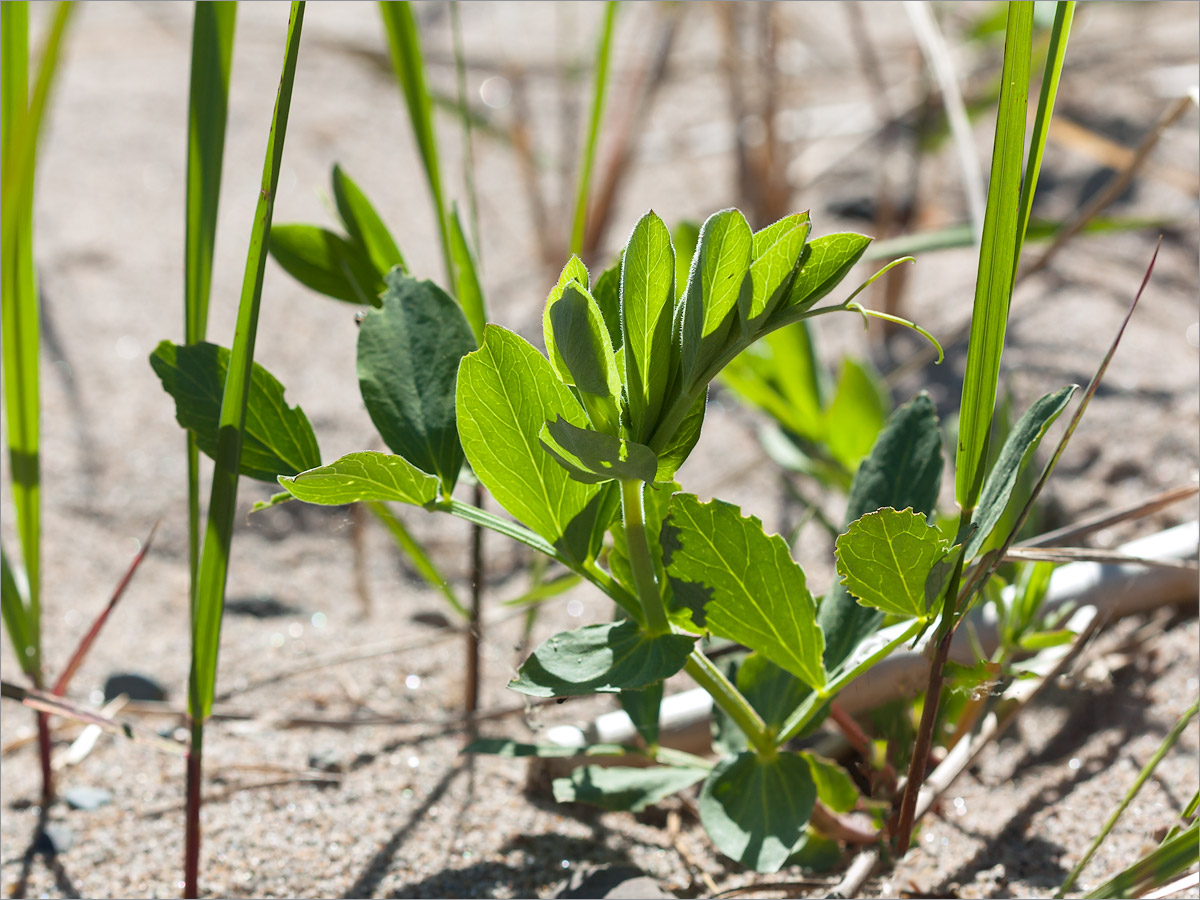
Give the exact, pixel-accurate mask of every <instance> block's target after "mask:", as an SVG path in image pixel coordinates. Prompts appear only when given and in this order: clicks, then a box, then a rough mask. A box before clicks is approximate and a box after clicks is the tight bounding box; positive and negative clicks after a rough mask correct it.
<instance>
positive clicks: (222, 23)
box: [150, 2, 320, 897]
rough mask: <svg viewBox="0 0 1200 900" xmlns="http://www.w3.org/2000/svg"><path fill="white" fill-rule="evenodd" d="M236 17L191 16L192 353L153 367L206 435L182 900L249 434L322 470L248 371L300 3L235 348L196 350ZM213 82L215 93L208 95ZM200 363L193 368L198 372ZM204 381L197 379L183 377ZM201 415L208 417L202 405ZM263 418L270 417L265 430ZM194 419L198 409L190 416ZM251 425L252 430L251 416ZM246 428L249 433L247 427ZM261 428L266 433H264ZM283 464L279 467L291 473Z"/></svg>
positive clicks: (193, 525)
mask: <svg viewBox="0 0 1200 900" xmlns="http://www.w3.org/2000/svg"><path fill="white" fill-rule="evenodd" d="M234 11H235V7H233V6H215V5H214V6H210V7H208V8H204V9H202V8H201V7H199V6H198V7H197V10H196V22H195V29H194V35H193V40H194V43H193V56H192V64H193V66H192V71H193V81H192V95H191V107H190V115H189V155H188V192H187V207H186V208H187V224H188V228H187V238H186V254H185V256H186V268H185V284H186V289H185V323H186V328H185V335H186V340H187V344H185V345H176V344H173V343H171V342H170V341H163V342H162V343H161V344H159V346H158V347H157V348H156V349H155V351H154V353H153V354H152V355H151V358H150V363H151V365H152V366H153V368H154V370H155V372H156V373H157V374H158V376H159V378H160V379H162V381H163V383H164V385H165V386H168V389H170V388H171V387H173V388H174V389H176V390H177V391H180V392H182V393H184V394H190V396H193V397H199V398H201V401H200V403H198V404H196V405H195V406H203V412H202V413H201V415H202V416H204V417H205V418H203V423H202V427H199V428H191V429H188V430H189V434H190V436H191V437H192V438H194V445H193V442H192V441H191V440H189V444H188V487H189V513H190V522H189V525H190V529H191V540H190V549H191V552H192V556H191V566H190V567H191V575H192V578H191V639H192V662H191V672H190V676H189V678H188V718H189V720H190V733H191V743H190V745H189V747H188V755H187V800H186V825H185V848H184V896H187V897H196V896H199V894H198V891H199V867H200V836H201V835H200V807H201V804H202V801H203V798H202V793H201V786H202V782H203V747H204V724H205V722H206V720H207V719H208V717H209V716H210V715H211V713H212V704H213V695H214V692H215V689H216V680H217V663H218V656H219V649H220V636H221V619H222V615H223V611H224V605H225V585H226V579H227V576H228V571H229V551H230V545H231V543H232V539H233V522H234V511H235V506H236V502H237V488H238V476H239V474H240V473H241V472H242V471H245V470H247V469H249V470H250V471H252V472H258V473H259V474H260V475H261V474H262V473H263V471H264V469H263V467H264V466H265V467H266V469H267V472H268V474H267V477H272V476H273V474H274V471H275V469H276V468H277V466H276V465H275V462H276V460H275V458H274V457H273V456H272V451H273V449H274V447H275V446H276V445H275V444H274V443H272V444H271V445H270V446H264V445H263V443H262V442H261V441H259V440H257V438H256V434H255V430H256V427H265V428H267V429H269V430H270V431H271V432H272V437H273V440H275V439H277V440H278V441H281V442H282V445H283V451H282V452H283V453H284V454H285V459H286V460H287V461H288V462H297V463H299V464H300V465H303V464H304V463H305V462H306V461H308V460H310V459H313V458H316V459H319V458H320V456H319V451H318V450H317V446H316V442H315V440H308V439H306V434H305V429H306V428H307V435H309V436H311V428H308V422H307V419H305V418H304V414H303V413H302V412H300V411H299V410H290V409H288V408H287V406H286V405H285V404H284V403H283V400H282V396H283V389H282V387H280V386H279V384H278V382H276V381H275V380H274V379H272V378H271V377H270V375H268V374H266V372H265V370H262V369H261V367H258V366H256V364H255V363H254V343H255V336H256V333H257V329H258V312H259V306H260V302H261V299H262V286H263V273H264V270H265V267H266V242H267V238H268V234H269V232H270V227H271V214H272V211H273V208H274V201H275V189H276V186H277V184H278V181H279V168H280V161H281V160H282V157H283V145H284V138H285V135H286V133H287V121H288V112H289V110H290V108H291V99H292V85H293V83H294V81H295V75H296V63H297V60H298V55H299V50H300V35H301V32H302V29H303V24H304V3H303V2H294V3H292V7H291V13H290V16H289V19H288V33H287V46H286V51H285V54H284V61H283V71H282V75H281V78H280V84H279V90H278V94H277V96H276V102H275V111H274V114H273V116H272V119H271V131H270V136H269V138H268V140H267V151H266V159H265V161H264V163H263V174H262V186H261V190H260V193H259V198H258V205H257V208H256V210H255V216H254V224H253V227H252V230H251V237H250V245H249V248H248V250H247V254H246V271H245V277H244V280H243V284H242V294H241V298H240V301H239V303H238V314H237V327H236V330H235V332H234V339H233V347H232V349H230V350H226V349H224V348H222V347H217V346H216V345H213V344H208V343H204V342H203V340H202V339H203V336H204V330H205V324H206V319H207V307H208V286H209V283H210V279H211V267H212V246H213V234H214V231H215V227H216V206H217V199H218V196H219V192H220V171H221V156H222V152H223V144H224V129H225V116H226V108H227V102H228V99H227V98H228V78H229V66H230V55H231V52H232V42H233V26H234ZM209 81H215V82H216V86H215V87H214V88H213V90H212V92H211V93H210V92H209V91H208V90H207V89H206V85H207V83H208V82H209ZM197 361H200V362H197ZM201 369H202V370H203V372H202V376H201V377H200V378H198V379H196V380H191V379H190V376H191V375H192V374H193V373H195V372H197V371H199V370H201ZM205 404H207V405H205ZM264 407H269V409H270V412H269V414H267V417H266V419H265V420H264V419H263V418H261V414H262V410H263V408H264ZM193 408H195V407H193ZM250 408H253V409H254V415H253V416H251V417H250V418H249V419H248V416H247V410H248V409H250ZM179 415H180V422H181V424H183V425H184V427H185V428H187V421H188V420H187V418H186V417H187V412H186V411H185V410H184V409H183V408H182V407H181V408H180V410H179ZM248 421H250V422H251V423H252V424H251V425H250V426H249V427H248V426H247V422H248ZM264 423H265V424H264ZM193 447H195V448H198V449H200V450H203V451H204V452H205V453H207V454H208V455H210V456H212V457H213V459H214V462H215V465H214V469H213V478H212V489H211V494H210V498H209V504H208V517H207V522H206V525H205V529H204V533H203V539H202V540H201V539H200V537H199V535H198V530H197V526H198V499H197V496H196V495H197V493H198V490H199V487H198V476H197V468H196V459H195V450H194V449H193ZM288 462H284V464H283V465H284V467H286V466H287V465H288Z"/></svg>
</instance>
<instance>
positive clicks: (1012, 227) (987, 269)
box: [954, 3, 1033, 514]
mask: <svg viewBox="0 0 1200 900" xmlns="http://www.w3.org/2000/svg"><path fill="white" fill-rule="evenodd" d="M1032 36H1033V4H1032V3H1010V4H1009V6H1008V30H1007V33H1006V36H1005V46H1004V71H1003V81H1002V86H1001V89H1000V109H999V111H998V113H997V116H996V138H995V143H994V145H993V148H992V172H991V180H990V182H989V184H988V200H987V211H986V213H985V215H984V220H983V239H982V241H981V243H980V248H979V273H978V276H977V279H976V282H975V303H974V308H973V311H972V314H971V338H970V343H969V344H968V347H967V369H966V374H965V376H964V379H963V392H962V404H961V406H960V416H961V418H960V419H959V435H958V453H957V458H956V461H955V486H954V496H955V500H956V501H957V502H958V505H959V506H960V507H961V508H962V509H963V511H964V514H966V513H967V512H969V511H971V510H973V509H974V508H975V504H976V502H977V501H978V499H979V492H980V490H981V489H982V487H983V479H984V475H985V474H986V469H985V466H986V462H987V456H988V436H989V433H990V431H991V426H992V412H993V410H994V408H995V405H996V384H997V382H998V380H999V376H1000V355H1001V353H1002V352H1003V349H1004V333H1005V329H1006V327H1007V324H1008V307H1009V302H1010V300H1011V298H1012V288H1013V271H1014V267H1015V265H1016V260H1017V250H1018V247H1019V242H1018V232H1017V228H1018V224H1019V209H1020V191H1021V164H1022V161H1023V158H1024V149H1025V117H1026V106H1027V103H1028V98H1029V56H1030V42H1031V39H1032Z"/></svg>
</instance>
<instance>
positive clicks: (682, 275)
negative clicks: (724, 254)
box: [671, 220, 700, 303]
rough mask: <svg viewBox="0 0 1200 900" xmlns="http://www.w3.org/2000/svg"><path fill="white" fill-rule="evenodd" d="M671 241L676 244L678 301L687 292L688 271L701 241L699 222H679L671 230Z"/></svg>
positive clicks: (676, 299)
mask: <svg viewBox="0 0 1200 900" xmlns="http://www.w3.org/2000/svg"><path fill="white" fill-rule="evenodd" d="M671 243H672V244H674V245H675V302H676V303H678V302H679V301H680V299H682V297H683V296H684V294H686V293H687V284H688V273H689V272H691V270H692V260H693V258H694V257H695V255H696V246H697V245H698V244H699V243H700V225H699V223H697V222H691V221H688V220H684V221H682V222H679V223H677V224H676V225H675V228H674V229H673V230H672V231H671Z"/></svg>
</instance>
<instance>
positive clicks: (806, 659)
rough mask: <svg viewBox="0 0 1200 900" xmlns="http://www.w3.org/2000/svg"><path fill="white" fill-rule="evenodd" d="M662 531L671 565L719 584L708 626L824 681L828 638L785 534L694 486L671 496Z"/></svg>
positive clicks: (694, 578) (814, 682)
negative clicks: (769, 530)
mask: <svg viewBox="0 0 1200 900" xmlns="http://www.w3.org/2000/svg"><path fill="white" fill-rule="evenodd" d="M668 523H669V526H670V527H669V528H667V529H664V531H663V535H662V541H663V558H664V561H665V562H666V565H667V572H668V573H669V574H670V575H671V576H672V577H674V578H678V579H679V580H681V581H689V582H695V583H698V584H702V585H704V586H706V587H707V588H709V589H710V590H711V591H712V598H711V599H710V600H709V601H708V603H707V604H706V605H705V607H704V614H705V626H706V627H707V628H708V629H709V630H710V631H711V632H712V633H713V634H716V635H719V636H721V637H727V638H729V639H731V640H734V641H738V642H740V643H742V644H745V645H746V646H747V647H749V648H750V649H752V650H757V651H758V652H760V653H761V654H762V655H763V656H765V657H766V658H767V659H769V660H771V662H773V663H775V664H776V665H778V666H781V667H783V668H784V669H787V671H789V672H791V673H792V674H793V675H795V676H796V677H797V678H799V679H801V680H802V681H803V682H804V683H805V684H808V685H811V686H812V687H818V688H819V687H822V686H823V685H824V684H825V668H824V666H823V665H822V663H821V654H822V652H823V651H824V649H825V639H824V637H823V636H822V634H821V630H820V629H819V628H818V627H817V619H816V614H817V608H816V604H815V603H814V602H813V598H812V594H810V593H809V592H808V587H807V586H806V585H805V579H804V572H803V570H802V569H801V568H800V567H799V566H798V565H796V563H795V561H794V560H793V559H792V557H791V555H790V554H789V553H788V548H787V544H786V543H784V540H783V538H781V537H780V536H779V535H777V534H774V535H771V536H769V537H768V536H767V534H766V533H765V532H764V531H763V527H762V523H761V522H760V521H759V520H758V519H756V518H753V517H749V518H747V517H744V516H742V515H741V511H740V510H739V509H738V508H737V507H736V506H731V505H730V504H728V503H723V502H721V501H720V500H714V501H712V502H711V503H701V502H700V501H699V500H697V499H696V497H694V496H692V495H691V494H676V495H675V496H674V497H673V498H672V499H671V515H670V518H669V520H668Z"/></svg>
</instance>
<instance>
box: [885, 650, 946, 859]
mask: <svg viewBox="0 0 1200 900" xmlns="http://www.w3.org/2000/svg"><path fill="white" fill-rule="evenodd" d="M953 637H954V629H953V628H947V629H946V633H945V634H944V635H942V638H941V640H940V641H938V644H937V648H936V650H935V651H934V654H933V661H932V662H931V664H930V667H929V686H928V687H927V688H926V690H925V706H924V708H923V709H922V710H921V725H920V727H919V728H918V729H917V742H916V744H915V745H914V746H913V754H912V761H911V762H910V763H909V765H908V783H907V784H906V785H905V786H904V795H903V797H902V798H901V801H900V817H899V819H898V820H897V822H896V856H897V858H899V857H902V856H903V855H904V854H905V853H907V852H908V844H909V841H910V840H911V839H912V830H913V818H914V816H915V814H916V810H917V795H918V794H919V793H920V792H921V783H922V782H923V781H924V780H925V766H926V765H927V763H928V760H929V750H930V747H931V746H932V745H933V725H934V720H935V718H936V717H937V711H938V703H939V702H940V700H941V696H942V682H943V681H944V680H945V672H946V661H947V659H948V658H949V656H950V642H951V639H952V638H953Z"/></svg>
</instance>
